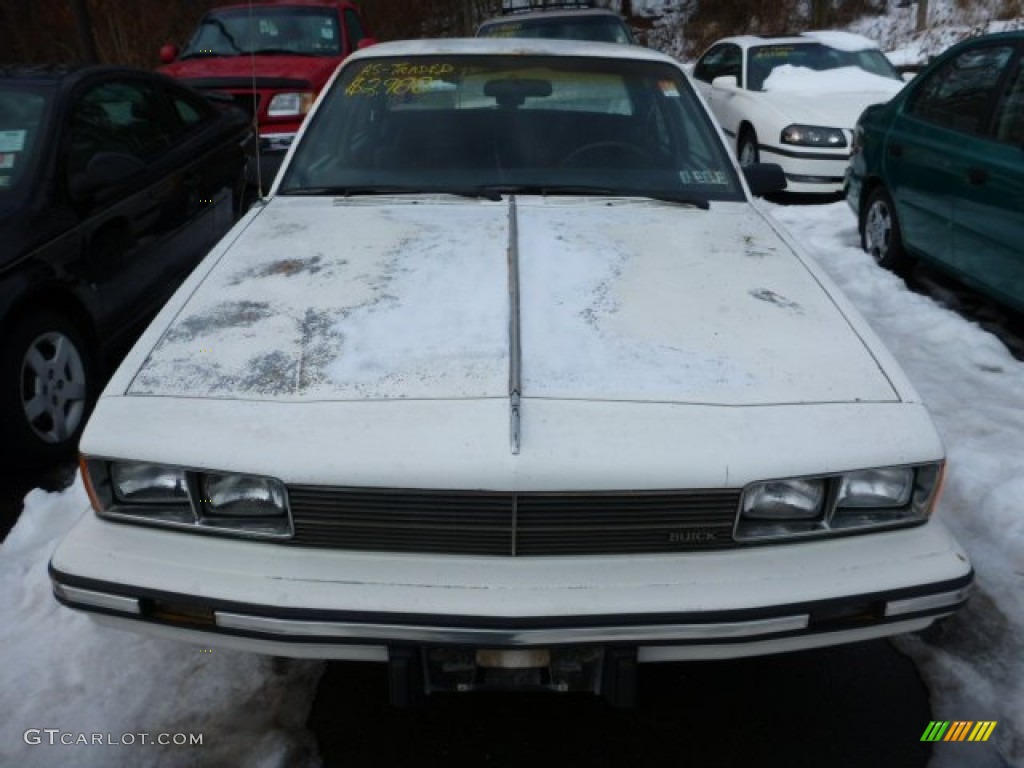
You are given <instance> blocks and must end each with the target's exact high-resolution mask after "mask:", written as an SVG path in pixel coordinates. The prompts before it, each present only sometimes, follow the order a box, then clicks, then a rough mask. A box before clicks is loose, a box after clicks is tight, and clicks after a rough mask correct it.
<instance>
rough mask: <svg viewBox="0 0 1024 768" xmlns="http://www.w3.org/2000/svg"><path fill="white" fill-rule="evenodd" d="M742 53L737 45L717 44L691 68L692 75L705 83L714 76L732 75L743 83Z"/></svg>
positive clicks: (739, 82) (740, 83) (738, 81)
mask: <svg viewBox="0 0 1024 768" xmlns="http://www.w3.org/2000/svg"><path fill="white" fill-rule="evenodd" d="M742 62H743V54H742V52H741V51H740V47H739V46H738V45H732V44H725V45H718V46H715V47H714V48H712V49H711V50H710V51H708V52H707V53H705V54H704V56H703V57H702V58H701V60H700V61H698V62H697V66H696V67H694V69H693V76H694V77H695V78H696V79H698V80H703V81H704V82H705V83H710V82H711V81H712V80H714V79H715V78H716V77H722V76H723V75H732V76H733V77H735V78H736V82H737V83H738V84H739V85H743V78H742V76H741V75H742V72H741V70H742Z"/></svg>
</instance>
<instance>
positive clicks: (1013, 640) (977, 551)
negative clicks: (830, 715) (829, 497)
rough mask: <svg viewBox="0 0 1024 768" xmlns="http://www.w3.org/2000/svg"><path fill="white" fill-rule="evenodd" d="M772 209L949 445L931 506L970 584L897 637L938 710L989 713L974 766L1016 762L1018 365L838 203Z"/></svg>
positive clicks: (1020, 532)
mask: <svg viewBox="0 0 1024 768" xmlns="http://www.w3.org/2000/svg"><path fill="white" fill-rule="evenodd" d="M772 214H773V215H774V217H775V218H776V219H777V220H779V221H781V222H783V223H784V224H785V226H786V227H787V228H788V229H789V230H790V231H791V232H793V234H794V235H795V236H796V237H797V238H798V239H799V240H800V241H801V242H802V243H803V244H804V246H805V248H806V249H807V250H808V251H809V253H810V254H811V255H812V256H813V257H814V258H815V259H817V260H818V262H819V263H821V264H822V266H823V267H824V268H825V269H826V270H827V271H828V272H829V274H830V275H831V277H832V278H833V279H834V280H835V281H836V282H837V283H839V285H840V287H841V288H842V289H843V291H844V292H845V293H846V294H847V295H848V296H849V297H850V299H851V300H852V301H853V303H854V304H855V305H856V306H857V307H858V309H859V310H860V311H861V312H862V313H863V314H864V315H865V317H867V319H868V321H869V322H870V323H871V324H872V326H873V327H874V329H875V331H876V332H877V333H878V334H879V335H880V336H881V337H882V340H883V341H884V342H885V343H886V345H887V346H888V347H889V349H890V350H891V351H892V352H893V354H894V355H895V356H896V358H897V359H898V360H899V361H900V364H901V365H902V366H903V368H904V370H905V371H906V372H907V374H908V375H909V377H910V379H911V380H912V381H913V382H914V385H915V386H916V387H917V389H918V391H919V392H920V394H921V396H922V397H923V398H924V402H925V403H926V405H927V406H928V408H929V410H930V411H931V414H932V417H933V418H934V420H935V423H936V425H937V426H938V428H939V431H940V433H941V434H942V436H943V440H944V442H945V444H946V450H947V454H948V466H947V474H946V484H945V490H944V494H943V497H942V500H941V502H940V504H939V507H938V511H937V514H938V515H939V516H940V517H941V518H942V519H943V520H945V521H946V523H947V524H948V525H949V526H950V528H951V529H952V530H953V532H954V533H955V535H956V536H957V538H958V539H959V540H960V541H961V542H962V543H963V545H964V547H965V548H966V549H967V551H968V553H969V554H970V557H971V560H972V562H973V564H974V568H975V571H976V573H977V586H976V590H975V592H974V595H973V597H972V598H971V601H970V602H969V603H968V606H967V608H966V609H965V610H963V611H961V612H960V613H958V614H956V615H955V616H954V617H953V618H952V619H951V620H950V621H949V622H947V624H946V625H945V626H944V627H943V629H942V631H941V632H939V633H938V634H937V636H936V637H935V638H934V639H930V640H923V639H920V638H916V637H906V638H900V639H898V640H897V646H898V647H899V648H900V649H901V650H903V651H905V652H906V653H908V654H909V655H910V656H911V657H912V658H913V659H914V660H915V661H916V662H917V664H918V666H919V668H920V669H921V671H922V674H923V675H924V677H925V679H926V681H927V683H928V686H929V688H930V690H931V693H932V705H933V711H934V717H935V718H936V719H939V720H975V721H977V720H996V721H998V723H999V724H998V726H996V729H995V731H994V733H993V735H992V741H991V742H989V743H987V744H984V745H982V744H972V745H971V751H970V753H969V760H970V765H971V766H972V768H987V767H988V766H992V767H993V768H996V767H997V766H1007V765H1024V514H1022V509H1021V499H1022V498H1024V408H1022V393H1024V362H1021V361H1019V360H1015V359H1014V358H1013V357H1012V356H1011V355H1010V354H1009V352H1008V351H1007V350H1006V348H1005V347H1004V346H1003V344H1002V343H1001V342H1000V341H998V340H997V339H996V338H995V337H994V336H992V335H991V334H989V333H988V332H986V331H983V330H982V329H981V328H979V327H978V326H976V325H975V324H973V323H970V322H968V321H966V320H964V319H963V318H961V317H960V316H959V315H957V314H955V313H954V312H952V311H950V310H947V309H944V308H943V307H941V306H939V305H937V304H936V303H935V302H934V301H932V300H931V299H930V298H927V297H925V296H920V295H918V294H915V293H912V292H910V291H909V290H908V289H907V288H906V286H905V284H904V283H903V281H902V280H900V279H899V278H897V277H896V276H894V275H892V274H890V273H888V272H886V271H884V270H882V269H881V268H879V267H878V266H876V265H875V263H874V262H873V261H872V260H871V259H870V258H869V257H868V256H867V255H866V254H865V253H864V252H863V251H861V249H860V247H859V240H858V235H857V231H856V221H855V218H854V216H853V213H852V212H851V211H850V209H849V208H848V207H847V206H846V203H844V202H839V203H834V204H832V205H825V206H814V207H811V206H799V207H798V206H793V207H790V208H784V207H774V208H773V209H772ZM922 730H923V727H922ZM962 746H963V745H960V744H939V745H937V746H936V749H935V757H934V760H933V763H932V765H933V768H953V767H954V766H962V765H964V764H965V763H964V762H963V761H964V760H965V758H967V753H965V752H964V751H963V750H962V749H958V748H959V747H962Z"/></svg>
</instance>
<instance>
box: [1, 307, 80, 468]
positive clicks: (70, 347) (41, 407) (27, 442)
mask: <svg viewBox="0 0 1024 768" xmlns="http://www.w3.org/2000/svg"><path fill="white" fill-rule="evenodd" d="M95 396H96V364H95V355H94V353H93V350H92V348H91V347H90V345H89V343H88V342H87V341H86V338H85V336H84V335H83V334H82V333H81V332H80V331H79V330H78V329H77V328H76V327H75V325H74V324H73V323H72V322H71V321H70V320H68V319H67V318H65V317H63V316H61V315H59V314H56V313H54V312H49V311H41V312H34V313H32V314H30V315H26V316H24V317H22V318H21V319H19V320H17V321H16V322H15V323H14V325H13V326H12V327H11V329H10V333H8V334H7V337H6V338H5V339H3V340H2V349H0V423H2V424H3V432H4V440H3V441H2V443H0V454H3V457H4V458H5V459H6V461H7V462H8V463H9V464H14V465H16V466H19V467H41V466H45V465H48V464H53V463H54V462H56V461H59V460H60V459H63V458H65V457H67V456H68V455H70V454H72V453H73V452H74V451H75V449H76V448H77V446H78V439H79V437H81V435H82V430H83V429H84V427H85V421H86V418H87V417H88V415H89V411H90V409H91V406H92V403H93V400H94V399H95Z"/></svg>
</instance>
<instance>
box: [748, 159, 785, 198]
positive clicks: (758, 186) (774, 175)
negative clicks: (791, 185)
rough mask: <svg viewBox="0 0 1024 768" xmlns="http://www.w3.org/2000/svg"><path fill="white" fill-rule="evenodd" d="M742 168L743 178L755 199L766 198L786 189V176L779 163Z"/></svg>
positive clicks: (756, 164)
mask: <svg viewBox="0 0 1024 768" xmlns="http://www.w3.org/2000/svg"><path fill="white" fill-rule="evenodd" d="M742 168H743V178H745V179H746V180H747V186H748V187H750V193H751V194H752V195H753V196H754V197H764V196H765V195H770V194H772V193H773V192H781V191H782V190H784V189H785V188H786V174H785V173H784V172H783V170H782V166H781V165H778V164H777V163H751V164H750V165H744V166H742Z"/></svg>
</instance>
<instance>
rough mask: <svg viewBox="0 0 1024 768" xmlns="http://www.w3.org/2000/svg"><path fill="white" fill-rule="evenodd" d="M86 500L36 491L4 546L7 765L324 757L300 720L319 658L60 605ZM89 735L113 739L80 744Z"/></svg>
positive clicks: (0, 669)
mask: <svg viewBox="0 0 1024 768" xmlns="http://www.w3.org/2000/svg"><path fill="white" fill-rule="evenodd" d="M87 503H88V502H87V500H86V497H85V492H84V490H83V488H82V484H81V480H80V479H79V480H77V481H76V482H75V484H74V485H73V486H71V488H69V489H68V490H66V491H64V492H62V493H46V492H45V491H42V490H38V489H37V490H34V491H32V492H31V493H29V494H28V496H26V498H25V510H24V512H23V513H22V515H21V518H20V520H19V521H18V524H17V525H16V526H15V527H14V530H12V531H11V533H10V534H9V535H8V537H7V539H6V540H5V541H4V542H3V544H2V545H0V584H2V585H3V588H2V589H0V712H3V713H4V715H3V718H2V720H0V765H2V766H11V767H12V768H13V766H18V768H32V767H33V766H56V765H68V766H71V765H73V766H75V768H89V767H91V766H96V767H97V768H116V767H117V766H126V767H128V766H137V765H153V766H179V765H191V766H218V767H219V766H226V765H245V766H254V767H256V768H262V767H264V766H265V767H267V768H269V767H270V766H281V765H289V766H301V765H315V764H317V762H318V761H317V757H316V745H315V743H314V740H313V737H312V734H310V733H309V732H308V731H307V730H306V728H305V722H306V718H307V716H308V714H309V709H310V707H311V705H312V702H313V694H314V690H315V688H316V684H317V681H318V680H319V678H320V673H321V669H322V665H321V664H320V663H318V662H298V661H281V660H273V659H271V658H270V657H266V656H257V655H250V654H244V653H236V652H230V653H229V652H220V651H214V652H209V651H203V650H202V649H201V648H200V647H199V646H195V645H190V644H188V643H179V642H174V641H170V640H159V639H153V638H145V639H142V638H141V637H140V636H138V635H135V634H130V633H127V632H118V631H115V630H112V629H104V628H101V627H98V626H95V625H94V624H93V622H92V621H90V620H89V619H88V618H87V617H86V616H85V615H83V614H80V613H78V612H76V611H71V610H68V609H67V608H64V607H62V606H60V605H58V604H57V602H56V601H55V600H54V599H53V596H52V594H51V592H50V583H49V581H50V580H49V578H48V576H47V573H46V567H47V563H48V562H49V559H50V554H51V553H52V552H53V549H54V546H55V545H56V543H57V541H58V540H59V539H60V538H61V537H62V536H63V535H64V533H65V532H66V531H67V530H68V529H69V528H70V527H71V526H72V524H73V523H74V522H75V521H76V520H77V519H78V516H79V515H80V514H82V511H83V510H84V509H85V507H86V505H87ZM45 729H59V731H58V732H55V733H52V734H50V733H46V732H45ZM26 732H28V733H26ZM93 734H100V738H101V739H102V741H103V742H108V741H109V742H112V743H111V744H106V743H104V744H93V745H90V746H83V742H82V741H81V739H83V738H84V739H85V740H86V741H85V742H84V743H88V742H89V741H91V740H92V739H93ZM108 734H109V736H108ZM141 734H148V736H147V737H145V738H146V742H147V743H146V744H145V745H143V743H142V742H143V736H142V735H141ZM178 734H184V735H185V738H186V739H187V738H189V737H190V735H191V734H202V745H201V746H189V745H187V744H186V745H177V746H176V745H175V742H176V741H178V742H180V741H181V737H180V736H178ZM51 738H52V740H53V742H54V743H53V744H52V745H51V744H50V743H49V742H50V740H51ZM157 740H163V741H168V742H170V744H168V745H167V746H160V745H156V744H153V743H152V742H155V741H157ZM62 741H63V742H65V743H61V742H62ZM29 742H32V743H29ZM127 744H130V746H125V745H127Z"/></svg>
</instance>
